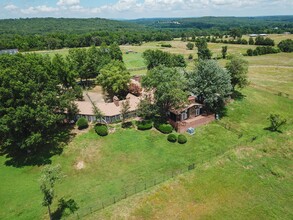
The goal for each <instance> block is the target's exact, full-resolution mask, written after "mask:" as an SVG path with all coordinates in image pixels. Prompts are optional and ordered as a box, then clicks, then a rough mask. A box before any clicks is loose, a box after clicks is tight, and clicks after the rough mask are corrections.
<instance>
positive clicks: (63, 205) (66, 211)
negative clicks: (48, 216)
mask: <svg viewBox="0 0 293 220" xmlns="http://www.w3.org/2000/svg"><path fill="white" fill-rule="evenodd" d="M78 209H79V207H78V206H77V203H76V202H75V201H74V200H73V199H68V200H65V199H64V198H61V199H59V201H58V208H57V209H56V211H55V212H53V213H52V219H53V220H59V219H61V218H62V217H66V216H68V215H70V214H73V213H74V212H75V211H77V210H78Z"/></svg>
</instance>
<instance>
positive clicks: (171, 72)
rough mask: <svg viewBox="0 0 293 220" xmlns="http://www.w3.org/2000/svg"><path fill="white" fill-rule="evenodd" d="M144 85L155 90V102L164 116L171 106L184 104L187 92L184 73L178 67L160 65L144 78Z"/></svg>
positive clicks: (163, 116)
mask: <svg viewBox="0 0 293 220" xmlns="http://www.w3.org/2000/svg"><path fill="white" fill-rule="evenodd" d="M142 86H143V87H145V88H146V89H147V90H153V91H154V104H155V105H156V106H157V108H158V109H159V114H160V115H161V117H162V118H165V117H166V116H167V112H168V110H169V109H170V108H172V107H174V108H176V107H179V106H180V105H182V104H184V102H185V100H186V97H187V94H186V92H185V89H186V79H185V77H184V74H183V73H182V72H181V71H180V70H179V69H176V68H169V67H165V66H162V65H161V66H158V67H156V68H154V69H153V70H151V71H149V72H148V73H147V74H146V75H145V76H144V77H143V78H142Z"/></svg>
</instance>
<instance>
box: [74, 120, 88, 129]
mask: <svg viewBox="0 0 293 220" xmlns="http://www.w3.org/2000/svg"><path fill="white" fill-rule="evenodd" d="M76 125H77V127H78V129H79V130H82V129H85V128H88V126H89V123H88V120H87V119H86V118H83V117H82V118H79V119H78V120H77V122H76Z"/></svg>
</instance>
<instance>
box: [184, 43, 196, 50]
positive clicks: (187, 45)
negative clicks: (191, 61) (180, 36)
mask: <svg viewBox="0 0 293 220" xmlns="http://www.w3.org/2000/svg"><path fill="white" fill-rule="evenodd" d="M186 47H187V49H188V50H193V48H194V44H193V43H191V42H188V43H187V44H186Z"/></svg>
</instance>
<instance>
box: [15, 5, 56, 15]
mask: <svg viewBox="0 0 293 220" xmlns="http://www.w3.org/2000/svg"><path fill="white" fill-rule="evenodd" d="M20 11H21V12H22V13H23V14H37V13H42V12H43V13H51V12H57V11H59V8H53V7H48V6H46V5H40V6H36V7H29V8H25V9H21V10H20Z"/></svg>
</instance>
